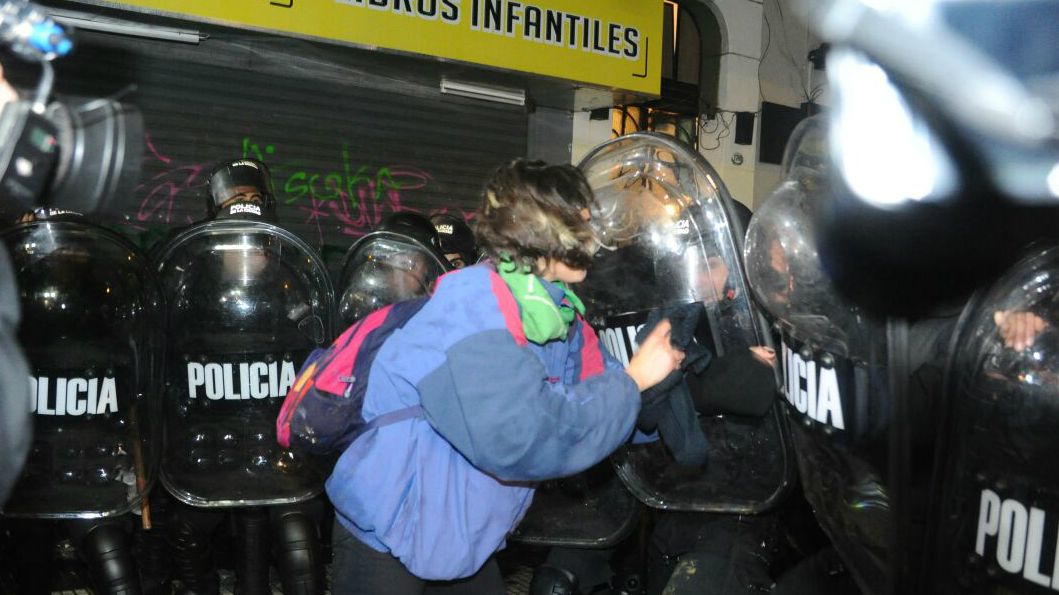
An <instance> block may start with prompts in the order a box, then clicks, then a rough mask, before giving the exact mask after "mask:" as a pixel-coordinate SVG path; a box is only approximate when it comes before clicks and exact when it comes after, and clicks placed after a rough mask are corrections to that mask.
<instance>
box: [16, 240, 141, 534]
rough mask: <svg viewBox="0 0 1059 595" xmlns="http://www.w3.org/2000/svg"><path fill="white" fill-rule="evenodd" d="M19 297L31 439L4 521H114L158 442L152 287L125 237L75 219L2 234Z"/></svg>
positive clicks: (134, 501) (134, 500) (133, 497)
mask: <svg viewBox="0 0 1059 595" xmlns="http://www.w3.org/2000/svg"><path fill="white" fill-rule="evenodd" d="M3 239H4V242H5V243H6V246H7V249H8V250H9V251H10V253H11V255H12V261H13V264H14V269H15V270H16V271H17V276H18V285H19V288H20V291H21V295H22V301H21V308H22V316H23V321H22V327H21V333H20V335H19V341H20V343H21V345H22V346H23V348H24V349H25V351H26V356H27V358H28V360H29V362H30V370H31V371H30V374H31V378H30V385H31V389H32V390H31V395H30V398H31V403H30V408H31V410H32V411H33V413H34V415H33V420H34V441H33V445H32V449H31V451H30V455H29V458H28V460H27V462H26V465H25V467H24V468H23V474H22V477H21V479H20V480H19V483H18V484H17V485H16V487H15V490H14V492H13V493H12V495H11V497H10V499H9V500H8V502H7V503H6V504H5V506H4V510H3V514H4V515H6V516H13V517H30V518H78V517H105V516H111V515H120V514H124V513H127V512H129V511H131V510H134V509H136V508H137V507H138V506H139V505H140V503H141V501H142V500H143V498H144V497H145V496H146V493H147V490H149V489H150V487H151V484H152V483H153V481H154V476H155V471H156V468H157V460H158V455H159V451H160V445H161V437H162V432H161V427H160V424H161V409H160V404H161V394H160V393H161V386H160V384H161V382H160V381H161V378H160V377H159V376H158V374H159V371H160V369H161V368H160V364H161V361H160V358H161V353H162V352H161V326H160V324H161V316H162V305H161V297H160V292H159V289H158V284H157V281H156V279H155V277H154V274H153V272H152V271H151V269H150V267H149V265H148V263H147V261H146V259H145V258H144V256H143V255H142V254H141V253H140V252H139V250H138V249H136V248H135V247H134V246H133V245H132V244H131V243H129V242H128V241H127V240H126V239H124V238H122V237H120V236H119V235H117V234H115V233H113V232H111V231H109V230H106V229H104V228H101V227H96V226H95V225H92V224H89V223H87V222H80V221H51V222H44V221H38V222H33V223H25V224H22V225H18V226H16V227H14V228H10V229H8V230H7V231H5V232H4V234H3Z"/></svg>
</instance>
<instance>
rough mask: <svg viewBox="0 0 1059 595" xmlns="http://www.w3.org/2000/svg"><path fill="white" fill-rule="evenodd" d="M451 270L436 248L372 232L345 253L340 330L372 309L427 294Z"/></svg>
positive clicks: (399, 237)
mask: <svg viewBox="0 0 1059 595" xmlns="http://www.w3.org/2000/svg"><path fill="white" fill-rule="evenodd" d="M450 268H451V267H450V266H449V264H448V261H447V260H445V255H444V254H441V253H440V252H438V250H437V249H436V248H433V247H430V246H425V245H423V244H422V243H421V242H420V241H418V240H416V239H414V238H411V237H408V236H406V235H402V234H399V233H394V232H392V231H374V232H371V233H369V234H367V235H365V236H364V237H362V238H360V239H359V240H357V241H356V242H355V243H354V244H353V245H352V246H350V248H349V250H348V251H347V252H346V258H345V262H344V263H343V265H342V273H341V275H340V276H339V284H338V287H339V290H340V291H341V292H342V293H341V295H340V297H339V300H338V320H339V324H340V325H342V327H343V328H345V327H348V326H350V325H351V324H353V323H354V322H356V321H358V320H360V319H361V318H363V317H364V316H366V315H367V314H369V313H371V312H372V311H374V310H378V309H379V308H382V307H383V306H387V305H389V304H393V303H396V302H400V301H403V300H407V299H411V298H414V297H419V296H423V295H428V294H429V293H430V289H431V287H433V285H434V281H435V280H437V278H438V277H440V276H441V275H442V274H443V273H445V271H448V270H449V269H450Z"/></svg>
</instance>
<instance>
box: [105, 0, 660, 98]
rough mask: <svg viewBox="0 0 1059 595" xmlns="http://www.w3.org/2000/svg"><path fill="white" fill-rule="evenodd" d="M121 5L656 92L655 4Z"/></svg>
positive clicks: (195, 0)
mask: <svg viewBox="0 0 1059 595" xmlns="http://www.w3.org/2000/svg"><path fill="white" fill-rule="evenodd" d="M106 3H107V4H113V5H116V6H121V7H126V8H139V9H151V10H152V11H160V12H163V13H167V14H171V15H178V16H183V17H190V18H193V19H200V20H207V21H212V22H218V23H222V24H226V25H232V26H237V27H251V28H255V29H263V30H269V31H277V32H282V33H289V34H295V35H300V36H309V37H319V38H324V39H331V40H337V41H342V42H347V43H352V44H357V45H363V46H370V47H380V48H387V49H392V50H400V51H405V52H413V53H417V54H424V55H427V56H439V57H442V58H448V59H452V60H462V61H465V62H471V63H474V64H483V65H487V66H494V67H499V68H506V69H511V70H519V71H523V72H530V73H533V74H540V75H545V76H553V77H558V78H563V79H570V80H574V81H580V82H584V83H588V84H593V85H600V86H604V87H611V88H615V89H626V90H629V91H637V92H643V93H651V94H658V93H659V85H660V80H661V77H660V75H659V74H660V73H659V70H660V68H661V63H662V42H663V40H662V0H592V1H585V0H528V1H516V0H121V1H119V2H106Z"/></svg>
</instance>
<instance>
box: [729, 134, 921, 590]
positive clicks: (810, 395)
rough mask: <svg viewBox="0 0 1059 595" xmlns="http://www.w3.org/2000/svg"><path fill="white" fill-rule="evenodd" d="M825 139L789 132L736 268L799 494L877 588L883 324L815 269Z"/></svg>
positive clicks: (884, 498)
mask: <svg viewBox="0 0 1059 595" xmlns="http://www.w3.org/2000/svg"><path fill="white" fill-rule="evenodd" d="M825 137H826V127H825V125H824V123H823V121H822V120H820V119H819V118H812V119H810V120H806V121H805V122H803V123H802V124H800V125H799V127H798V128H796V129H795V131H794V133H793V134H792V136H791V139H790V143H789V144H788V149H787V155H786V157H785V165H784V167H785V171H786V179H785V180H784V181H783V182H782V184H781V185H780V186H779V188H777V189H776V190H775V191H774V192H773V193H772V194H771V195H770V196H769V197H768V198H767V199H766V200H765V202H764V204H762V205H761V206H760V207H759V208H758V210H757V211H756V212H755V213H754V216H753V219H752V220H751V223H750V226H749V230H748V233H747V243H746V263H747V272H748V277H749V279H750V284H751V286H752V287H753V289H754V292H755V295H756V296H757V298H758V300H759V301H760V303H761V304H762V305H763V306H764V307H765V308H766V309H767V310H768V311H769V313H770V314H771V315H772V317H773V318H774V319H775V321H776V325H777V327H778V328H779V329H780V332H781V335H782V341H781V345H780V350H779V354H778V355H779V359H780V362H781V370H782V373H781V376H782V386H783V391H782V392H783V397H784V403H785V408H786V412H787V415H788V418H789V421H790V424H789V426H790V432H791V437H792V440H793V443H794V451H795V453H796V455H797V460H798V466H799V470H800V472H801V483H802V488H803V490H804V492H805V496H806V499H807V500H808V501H809V503H810V505H812V508H813V511H814V513H815V514H816V517H817V521H818V522H819V523H820V525H821V527H822V528H823V529H824V531H825V533H827V535H828V537H830V539H831V541H832V542H833V543H834V545H835V547H836V549H837V550H838V553H839V554H840V555H841V556H842V558H843V560H844V561H845V562H846V563H847V565H848V566H849V568H850V571H851V572H852V574H853V576H854V578H855V580H856V581H857V582H858V584H859V585H860V586H861V587H862V588H863V589H864V590H865V591H866V592H879V590H881V589H883V588H885V585H886V584H887V580H888V578H889V577H890V571H889V567H890V565H891V562H892V560H891V559H890V548H891V545H892V544H891V539H892V538H893V537H894V534H893V533H892V530H893V527H894V523H895V521H896V519H895V518H894V515H893V513H892V505H891V497H890V491H889V489H888V472H889V464H888V462H889V434H888V432H887V423H886V420H887V419H888V417H889V414H890V409H889V405H890V393H889V379H888V377H887V358H888V326H887V323H886V322H885V321H881V320H876V319H872V318H869V317H867V316H866V315H865V314H864V313H863V312H862V311H860V310H859V309H858V308H857V307H856V306H853V305H851V304H850V303H849V302H848V301H847V300H846V299H844V298H843V297H841V296H840V294H839V293H838V292H837V291H836V289H835V287H834V285H833V283H832V282H831V281H830V279H829V278H828V276H827V274H826V272H825V270H824V268H823V265H822V262H821V258H820V254H819V253H818V250H817V244H816V235H815V232H816V229H815V227H814V222H815V221H816V220H817V219H816V218H815V217H814V209H815V208H816V207H817V205H819V204H820V200H819V197H820V196H821V195H822V194H823V193H825V192H827V191H828V187H829V183H828V177H827V175H828V174H827V168H826V166H825V163H826V148H825V147H826V138H825ZM920 455H921V456H922V457H923V459H924V460H925V461H927V464H928V465H929V459H930V457H929V456H928V455H926V453H920Z"/></svg>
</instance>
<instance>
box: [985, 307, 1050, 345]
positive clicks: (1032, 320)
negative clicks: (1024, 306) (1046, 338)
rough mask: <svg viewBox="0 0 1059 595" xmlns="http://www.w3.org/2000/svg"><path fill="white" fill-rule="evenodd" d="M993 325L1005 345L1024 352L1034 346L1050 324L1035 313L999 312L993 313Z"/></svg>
mask: <svg viewBox="0 0 1059 595" xmlns="http://www.w3.org/2000/svg"><path fill="white" fill-rule="evenodd" d="M993 323H994V324H996V328H997V332H999V333H1000V336H1001V338H1003V339H1004V345H1006V346H1008V347H1010V348H1011V349H1014V350H1015V351H1022V350H1023V349H1025V348H1027V347H1029V346H1030V345H1033V342H1034V341H1035V340H1037V335H1038V334H1039V333H1040V332H1041V331H1043V330H1044V329H1045V328H1046V327H1047V326H1048V323H1047V322H1045V321H1044V319H1043V318H1041V317H1040V316H1037V315H1036V314H1034V313H1033V312H1016V311H1013V310H997V311H996V312H993Z"/></svg>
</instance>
